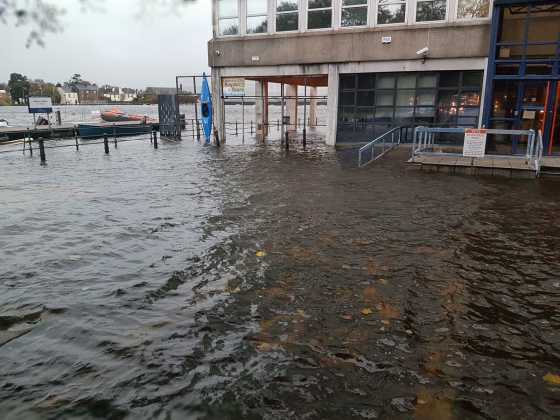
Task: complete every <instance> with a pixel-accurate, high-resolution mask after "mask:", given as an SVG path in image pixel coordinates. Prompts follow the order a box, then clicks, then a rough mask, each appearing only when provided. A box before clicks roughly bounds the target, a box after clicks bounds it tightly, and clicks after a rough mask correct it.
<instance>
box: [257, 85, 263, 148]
mask: <svg viewBox="0 0 560 420" xmlns="http://www.w3.org/2000/svg"><path fill="white" fill-rule="evenodd" d="M263 100H264V83H263V82H262V80H258V81H255V124H256V131H255V133H256V139H257V142H258V143H263V142H264V125H263V120H264V118H263V117H264V101H263Z"/></svg>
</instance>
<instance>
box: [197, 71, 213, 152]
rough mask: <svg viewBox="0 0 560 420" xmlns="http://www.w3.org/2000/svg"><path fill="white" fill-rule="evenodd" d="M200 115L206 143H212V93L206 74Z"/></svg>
mask: <svg viewBox="0 0 560 420" xmlns="http://www.w3.org/2000/svg"><path fill="white" fill-rule="evenodd" d="M200 115H201V118H202V128H203V131H204V137H206V144H210V139H211V136H212V94H211V92H210V86H209V85H208V80H207V79H206V74H203V76H202V92H201V93H200Z"/></svg>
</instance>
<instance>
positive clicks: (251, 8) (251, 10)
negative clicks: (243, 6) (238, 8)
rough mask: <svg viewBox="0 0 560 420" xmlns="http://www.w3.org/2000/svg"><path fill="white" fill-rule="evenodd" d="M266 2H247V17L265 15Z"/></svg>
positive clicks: (258, 0) (263, 0)
mask: <svg viewBox="0 0 560 420" xmlns="http://www.w3.org/2000/svg"><path fill="white" fill-rule="evenodd" d="M266 4H267V0H247V14H248V15H266V9H267V8H266Z"/></svg>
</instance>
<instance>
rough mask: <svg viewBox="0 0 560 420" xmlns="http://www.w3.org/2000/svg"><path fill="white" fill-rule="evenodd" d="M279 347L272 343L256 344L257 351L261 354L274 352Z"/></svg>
mask: <svg viewBox="0 0 560 420" xmlns="http://www.w3.org/2000/svg"><path fill="white" fill-rule="evenodd" d="M279 347H280V346H279V345H278V344H274V343H264V342H263V343H259V344H257V350H258V351H261V352H269V351H274V350H278V348H279Z"/></svg>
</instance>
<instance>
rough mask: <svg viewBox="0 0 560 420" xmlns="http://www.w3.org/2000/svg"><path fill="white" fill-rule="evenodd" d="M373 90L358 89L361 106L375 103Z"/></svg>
mask: <svg viewBox="0 0 560 420" xmlns="http://www.w3.org/2000/svg"><path fill="white" fill-rule="evenodd" d="M373 95H374V94H373V91H371V90H369V91H368V90H366V91H358V105H359V106H372V105H373V103H374V100H373V98H374V96H373Z"/></svg>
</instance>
